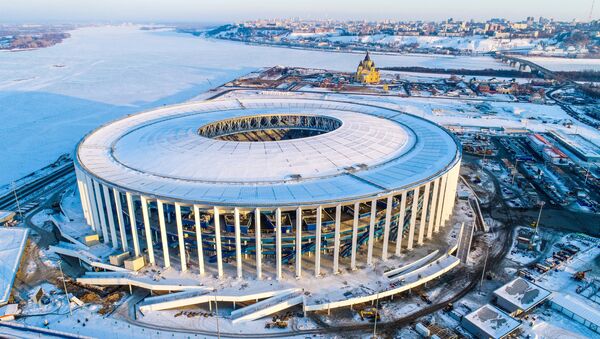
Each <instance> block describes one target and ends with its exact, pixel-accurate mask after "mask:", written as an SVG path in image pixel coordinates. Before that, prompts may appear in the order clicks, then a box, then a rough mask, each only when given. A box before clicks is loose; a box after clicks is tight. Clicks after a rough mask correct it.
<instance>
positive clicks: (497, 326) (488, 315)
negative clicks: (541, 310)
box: [463, 304, 520, 338]
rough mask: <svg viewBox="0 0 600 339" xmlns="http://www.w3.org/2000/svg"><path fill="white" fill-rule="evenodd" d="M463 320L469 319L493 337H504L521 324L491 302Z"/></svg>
mask: <svg viewBox="0 0 600 339" xmlns="http://www.w3.org/2000/svg"><path fill="white" fill-rule="evenodd" d="M463 321H469V322H470V323H471V324H473V325H474V326H476V327H478V328H480V329H481V330H483V331H485V333H487V334H488V335H490V336H492V337H493V338H502V337H504V336H505V335H507V334H509V333H510V332H512V331H514V330H515V329H516V328H517V327H519V326H520V322H518V321H517V320H515V319H513V318H511V317H510V316H509V315H507V314H506V313H504V312H502V311H501V310H500V309H498V308H497V307H495V306H492V305H490V304H487V305H483V306H481V307H480V308H479V309H477V310H475V311H474V312H472V313H470V314H467V315H466V316H465V317H464V319H463Z"/></svg>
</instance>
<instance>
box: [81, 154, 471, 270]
mask: <svg viewBox="0 0 600 339" xmlns="http://www.w3.org/2000/svg"><path fill="white" fill-rule="evenodd" d="M459 165H460V164H456V166H454V167H453V168H452V169H451V170H450V171H449V172H447V173H446V174H445V175H444V176H442V177H439V178H437V179H435V180H434V181H432V182H428V183H426V184H424V185H422V186H419V187H416V188H414V189H412V190H409V191H403V192H400V193H396V194H390V195H388V196H387V197H380V198H377V199H373V200H371V201H370V206H371V213H370V219H369V228H368V232H369V237H368V241H367V258H366V263H367V265H369V266H371V265H373V256H374V253H373V252H374V243H375V239H374V238H375V229H376V222H377V201H378V200H379V199H386V206H387V207H386V209H385V219H384V227H383V239H382V252H381V259H382V260H384V261H385V260H387V259H388V255H389V245H390V242H391V241H394V242H395V251H394V254H395V255H397V256H398V255H400V254H401V249H402V243H403V242H404V241H405V239H404V232H403V227H404V220H405V218H406V216H407V212H409V211H408V207H407V200H408V194H409V192H412V202H411V206H410V219H409V227H408V232H407V238H406V245H405V248H406V250H412V249H413V247H414V245H415V237H416V244H417V245H422V244H423V242H424V239H431V238H432V236H433V233H437V232H438V231H439V228H440V226H443V225H444V223H445V222H446V221H447V220H448V219H449V217H450V215H451V213H452V208H453V206H454V201H455V192H456V186H457V181H458V171H459ZM77 177H78V182H77V184H78V188H79V191H80V195H81V201H82V207H83V211H84V215H85V218H86V220H87V222H88V223H89V224H90V226H91V227H92V229H94V230H95V231H96V232H98V233H100V234H101V235H102V239H103V241H104V243H106V244H108V243H109V242H110V243H112V246H113V248H115V249H116V248H118V247H119V239H120V245H121V248H122V250H123V251H127V250H128V244H127V236H126V232H125V223H124V219H123V208H122V206H121V193H120V192H119V191H118V190H116V189H115V188H112V189H111V188H109V187H107V186H105V185H102V184H100V183H98V182H97V181H95V180H93V179H92V178H90V177H89V176H86V175H84V174H83V173H81V172H80V171H77ZM111 191H112V195H113V201H114V207H115V212H116V213H113V208H112V206H113V204H112V202H111V198H110V196H111ZM395 196H396V197H398V196H399V197H400V199H399V203H400V206H399V209H397V212H396V213H397V220H398V231H397V234H396V239H392V240H391V239H390V229H391V221H392V212H393V211H392V208H391V207H392V204H393V198H394V197H395ZM125 197H126V202H127V215H128V217H129V224H130V227H131V235H132V242H133V254H134V255H135V256H139V255H140V245H139V240H138V235H137V229H136V214H135V208H134V203H133V196H132V195H131V194H130V193H129V192H126V193H125ZM420 197H422V198H420ZM140 200H141V207H142V218H143V224H144V233H145V238H146V239H145V240H146V248H147V252H148V261H149V263H150V264H152V265H154V264H156V260H155V257H154V248H153V243H152V230H151V224H150V215H149V210H148V204H149V198H147V197H145V196H140ZM419 202H421V204H422V206H421V209H420V212H419V208H418V207H419ZM156 204H157V210H158V222H159V229H160V238H161V245H162V252H163V265H164V267H165V268H167V267H170V266H171V261H170V255H169V246H168V241H167V232H166V225H165V213H164V204H165V202H163V201H161V200H156ZM174 205H175V218H176V225H177V237H178V241H179V257H180V262H181V270H182V271H185V270H187V261H186V252H185V243H184V239H185V238H184V235H183V225H182V217H181V207H182V205H181V204H180V203H175V204H174ZM189 207H190V208H192V209H193V214H194V216H195V233H196V243H197V257H198V263H199V272H200V274H201V275H203V274H204V273H205V267H204V266H205V263H204V257H203V248H202V244H203V242H202V230H201V227H200V221H201V220H200V207H199V206H197V205H193V206H189ZM353 207H354V215H353V219H352V238H351V254H350V268H351V269H352V270H355V269H356V268H357V250H358V248H359V246H358V222H359V213H360V212H359V210H360V204H359V202H355V203H354V206H353ZM323 208H324V207H323V206H317V207H316V232H315V233H316V234H315V259H314V269H315V272H314V274H315V276H320V275H321V272H322V271H321V254H322V251H323V248H322V229H321V228H322V216H323ZM341 209H342V205H341V204H338V205H336V206H335V216H334V246H333V272H334V273H337V272H339V262H340V247H341V246H340V234H341ZM212 212H213V214H214V236H215V238H214V239H215V241H214V247H215V248H214V249H211V250H214V251H215V252H216V260H217V275H218V277H223V276H224V272H223V255H222V254H223V253H222V243H221V225H220V218H219V216H220V214H221V212H222V211H221V210H220V209H219V207H216V206H215V207H213V211H212ZM253 212H254V217H255V220H254V224H255V243H256V249H255V253H256V256H255V260H256V277H257V278H258V279H262V241H261V240H262V237H261V218H260V215H261V211H260V209H258V208H256V209H254V210H253ZM281 213H282V210H281V209H280V208H277V209H276V210H275V261H276V267H275V269H276V278H277V279H278V280H279V279H281V278H282V266H283V264H282V259H283V258H282V230H281V228H282V217H281ZM295 213H296V225H295V239H294V243H295V244H296V246H295V257H296V260H295V275H296V277H298V278H299V277H301V275H302V209H301V208H300V207H298V208H297V209H296V210H295ZM419 213H420V217H419ZM114 214H116V221H115V215H114ZM233 214H234V233H235V257H236V276H237V277H238V278H242V276H243V265H242V244H241V230H240V209H239V208H237V207H236V208H234V210H233ZM417 217H419V218H420V221H419V223H418V224H417ZM117 226H118V230H119V232H118V233H117V231H116V227H117ZM417 228H418V229H417Z"/></svg>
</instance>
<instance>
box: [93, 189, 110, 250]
mask: <svg viewBox="0 0 600 339" xmlns="http://www.w3.org/2000/svg"><path fill="white" fill-rule="evenodd" d="M94 192H96V207H97V211H98V217H99V219H100V226H101V228H102V241H103V242H104V243H105V244H108V229H107V228H106V218H105V214H104V207H103V204H102V194H101V193H100V185H98V183H97V182H96V181H94Z"/></svg>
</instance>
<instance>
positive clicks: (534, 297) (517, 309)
mask: <svg viewBox="0 0 600 339" xmlns="http://www.w3.org/2000/svg"><path fill="white" fill-rule="evenodd" d="M550 294H551V293H550V291H548V290H545V289H543V288H541V287H539V286H538V285H536V284H534V283H531V282H529V281H527V280H525V279H523V278H517V279H514V280H512V281H510V282H509V283H507V284H505V285H504V286H502V287H500V288H498V289H497V290H495V291H494V299H495V301H496V304H497V305H498V306H500V307H501V308H502V309H504V310H505V311H507V312H508V313H509V314H510V315H511V316H518V315H519V314H521V313H524V312H528V311H529V310H531V309H532V308H534V307H535V306H537V305H539V304H541V303H543V302H544V301H545V300H546V299H548V297H550Z"/></svg>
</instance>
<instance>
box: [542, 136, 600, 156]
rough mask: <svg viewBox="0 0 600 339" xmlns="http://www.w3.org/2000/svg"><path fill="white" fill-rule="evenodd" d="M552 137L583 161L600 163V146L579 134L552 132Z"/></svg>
mask: <svg viewBox="0 0 600 339" xmlns="http://www.w3.org/2000/svg"><path fill="white" fill-rule="evenodd" d="M551 135H552V137H554V139H556V140H557V141H558V142H559V143H560V144H561V145H562V146H563V147H565V148H566V149H568V150H569V151H571V152H573V153H575V155H576V156H577V157H579V158H580V159H581V160H583V161H587V162H600V146H598V145H596V144H595V143H593V142H592V141H591V140H588V139H586V138H585V137H583V136H581V135H579V134H568V133H563V132H560V131H552V132H551Z"/></svg>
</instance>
